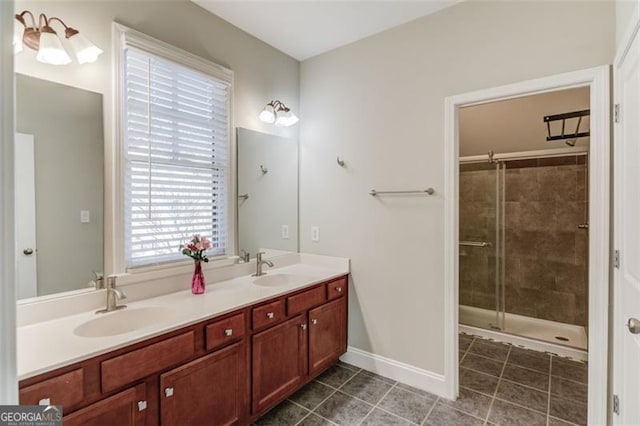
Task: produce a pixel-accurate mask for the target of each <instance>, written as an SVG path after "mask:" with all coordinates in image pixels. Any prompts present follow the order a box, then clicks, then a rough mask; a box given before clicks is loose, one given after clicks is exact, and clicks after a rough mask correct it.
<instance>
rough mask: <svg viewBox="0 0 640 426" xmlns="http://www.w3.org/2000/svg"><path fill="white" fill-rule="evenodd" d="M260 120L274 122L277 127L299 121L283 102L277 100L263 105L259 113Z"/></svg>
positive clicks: (287, 125)
mask: <svg viewBox="0 0 640 426" xmlns="http://www.w3.org/2000/svg"><path fill="white" fill-rule="evenodd" d="M260 120H261V121H263V122H265V123H269V124H275V125H276V126H278V127H289V126H293V125H294V124H296V123H297V122H298V121H300V119H299V118H298V117H296V115H295V114H294V113H292V112H291V109H289V108H287V106H286V105H285V104H283V103H282V102H280V101H278V100H275V101H271V102H269V103H268V104H267V106H265V107H264V109H263V110H262V112H261V113H260Z"/></svg>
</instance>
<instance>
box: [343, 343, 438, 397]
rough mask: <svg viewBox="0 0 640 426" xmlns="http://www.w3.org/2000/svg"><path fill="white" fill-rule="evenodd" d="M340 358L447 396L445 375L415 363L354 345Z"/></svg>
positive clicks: (399, 380)
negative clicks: (410, 363) (397, 359)
mask: <svg viewBox="0 0 640 426" xmlns="http://www.w3.org/2000/svg"><path fill="white" fill-rule="evenodd" d="M340 359H341V360H342V361H344V362H347V363H349V364H352V365H355V366H356V367H360V368H363V369H365V370H368V371H371V372H373V373H376V374H380V375H381V376H385V377H388V378H390V379H393V380H397V381H398V382H401V383H404V384H407V385H409V386H414V387H416V388H418V389H422V390H425V391H427V392H430V393H433V394H436V395H438V396H441V397H443V398H447V394H446V392H445V381H444V376H443V375H442V374H437V373H433V372H431V371H427V370H423V369H421V368H417V367H414V366H413V365H409V364H405V363H403V362H400V361H395V360H393V359H390V358H385V357H383V356H380V355H376V354H372V353H371V352H367V351H363V350H361V349H358V348H354V347H353V346H349V347H348V348H347V353H346V354H344V355H342V356H341V357H340Z"/></svg>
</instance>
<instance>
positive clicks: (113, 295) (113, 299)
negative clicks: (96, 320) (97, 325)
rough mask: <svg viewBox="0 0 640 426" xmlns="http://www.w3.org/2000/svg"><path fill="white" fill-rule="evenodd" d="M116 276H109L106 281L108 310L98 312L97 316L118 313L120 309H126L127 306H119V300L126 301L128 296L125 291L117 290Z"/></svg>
mask: <svg viewBox="0 0 640 426" xmlns="http://www.w3.org/2000/svg"><path fill="white" fill-rule="evenodd" d="M116 278H117V276H116V275H109V276H108V277H107V279H106V281H107V284H106V286H105V288H106V289H107V308H106V309H100V310H99V311H96V314H104V313H105V312H112V311H117V310H118V309H124V308H126V307H127V305H118V300H122V299H126V298H127V295H126V294H125V292H124V291H122V290H120V289H118V288H116Z"/></svg>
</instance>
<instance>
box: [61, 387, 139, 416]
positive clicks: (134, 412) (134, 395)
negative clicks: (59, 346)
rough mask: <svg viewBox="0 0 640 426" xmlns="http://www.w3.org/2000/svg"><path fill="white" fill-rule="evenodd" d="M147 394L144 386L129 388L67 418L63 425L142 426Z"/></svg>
mask: <svg viewBox="0 0 640 426" xmlns="http://www.w3.org/2000/svg"><path fill="white" fill-rule="evenodd" d="M145 394H146V387H145V385H144V384H141V385H138V386H136V387H134V388H129V389H127V390H125V391H122V392H120V393H117V394H115V395H113V396H110V397H109V398H105V399H103V400H101V401H98V402H95V403H93V404H91V405H89V406H87V407H85V408H83V409H81V410H78V411H76V412H74V413H72V414H69V415H68V416H65V417H64V418H63V424H64V425H65V426H113V425H118V426H134V425H135V426H142V425H144V424H145V423H146V412H147V411H146V397H145ZM63 413H64V409H63Z"/></svg>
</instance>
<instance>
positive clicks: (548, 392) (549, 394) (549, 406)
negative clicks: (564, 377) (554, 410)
mask: <svg viewBox="0 0 640 426" xmlns="http://www.w3.org/2000/svg"><path fill="white" fill-rule="evenodd" d="M552 365H553V356H550V357H549V389H548V390H547V426H549V416H550V414H549V413H550V411H551V369H552Z"/></svg>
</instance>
